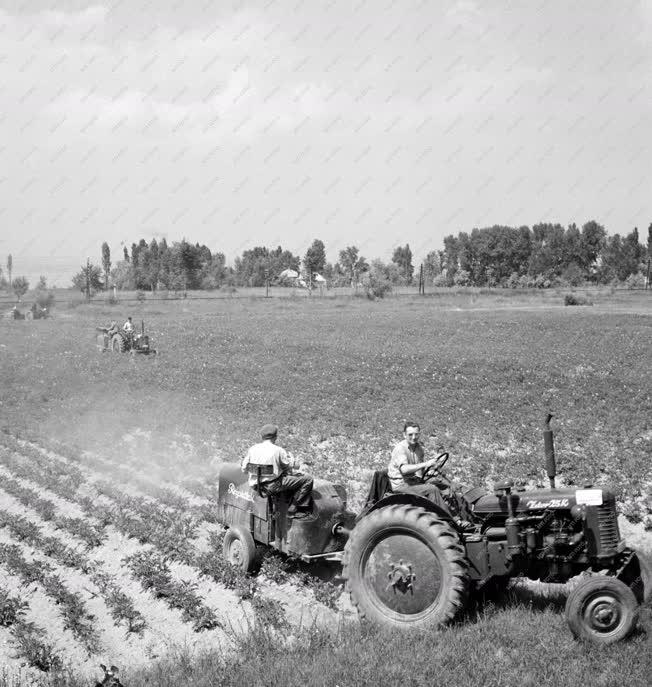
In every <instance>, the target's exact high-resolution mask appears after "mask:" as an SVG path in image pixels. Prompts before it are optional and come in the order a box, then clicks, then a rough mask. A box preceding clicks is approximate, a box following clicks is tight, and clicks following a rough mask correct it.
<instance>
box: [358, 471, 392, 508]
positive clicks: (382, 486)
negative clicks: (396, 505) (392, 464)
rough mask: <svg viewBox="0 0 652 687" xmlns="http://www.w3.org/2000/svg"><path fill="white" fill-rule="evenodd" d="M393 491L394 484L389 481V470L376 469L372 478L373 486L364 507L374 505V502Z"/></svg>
mask: <svg viewBox="0 0 652 687" xmlns="http://www.w3.org/2000/svg"><path fill="white" fill-rule="evenodd" d="M391 493H392V485H391V483H390V481H389V476H388V474H387V470H375V471H374V474H373V477H372V478H371V486H370V487H369V493H368V494H367V500H366V502H365V505H364V507H365V508H367V507H369V506H373V505H374V503H376V502H377V501H380V499H382V498H383V496H385V495H386V494H391Z"/></svg>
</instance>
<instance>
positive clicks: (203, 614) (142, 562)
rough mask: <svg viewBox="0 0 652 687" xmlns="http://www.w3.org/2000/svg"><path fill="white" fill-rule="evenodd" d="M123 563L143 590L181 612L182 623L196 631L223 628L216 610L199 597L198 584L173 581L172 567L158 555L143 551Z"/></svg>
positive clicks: (153, 552)
mask: <svg viewBox="0 0 652 687" xmlns="http://www.w3.org/2000/svg"><path fill="white" fill-rule="evenodd" d="M124 562H125V563H126V564H127V565H128V566H129V568H130V570H131V572H132V574H133V575H134V577H135V578H136V579H137V580H138V581H139V582H140V583H141V585H142V586H143V588H144V589H150V590H152V592H153V593H154V596H155V597H156V598H162V599H165V600H166V601H167V603H168V605H169V606H170V608H175V609H178V610H180V611H182V614H183V615H182V617H183V620H184V621H185V622H191V623H192V627H193V630H194V631H195V632H200V631H201V630H212V629H214V628H216V627H222V623H221V622H220V621H219V620H218V618H217V615H216V614H215V611H213V609H211V608H209V607H208V606H206V605H205V604H204V603H203V601H202V599H201V597H200V596H199V595H198V594H197V584H196V583H194V582H191V581H188V580H180V581H177V580H174V579H172V573H171V572H170V567H169V565H168V563H167V561H166V559H165V557H164V556H162V555H161V554H160V553H159V552H157V551H140V552H138V553H134V554H132V555H131V556H127V558H125V559H124Z"/></svg>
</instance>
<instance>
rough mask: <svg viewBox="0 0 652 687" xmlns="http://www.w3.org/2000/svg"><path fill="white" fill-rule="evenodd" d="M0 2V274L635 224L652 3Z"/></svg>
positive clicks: (648, 107)
mask: <svg viewBox="0 0 652 687" xmlns="http://www.w3.org/2000/svg"><path fill="white" fill-rule="evenodd" d="M1 5H2V8H0V98H1V99H0V103H2V111H1V113H0V137H1V140H0V164H1V169H0V266H2V267H3V268H4V267H5V265H6V256H7V254H8V253H12V254H13V262H14V275H18V274H26V275H28V276H29V277H31V278H32V279H36V278H37V277H38V275H39V274H45V275H47V276H48V277H49V281H50V282H52V281H55V282H56V283H57V284H58V285H60V286H67V285H69V280H70V277H71V276H72V274H73V273H74V272H76V271H78V269H79V267H80V265H81V264H82V263H84V262H85V260H86V257H87V256H89V257H90V258H91V260H92V261H94V262H96V263H99V261H100V246H101V244H102V242H103V241H108V243H109V246H110V247H111V251H112V256H113V260H114V262H115V261H116V260H117V259H118V258H119V257H120V256H121V253H122V247H121V242H124V243H126V244H127V245H129V246H130V245H131V243H132V242H133V241H138V240H139V239H140V238H145V239H146V240H150V239H151V238H152V237H157V238H160V237H162V236H165V237H166V238H167V240H168V242H172V241H175V240H180V239H181V238H182V237H186V238H187V239H188V240H191V241H193V242H195V241H198V242H200V243H205V244H206V245H208V246H209V248H211V250H215V251H221V252H223V253H225V254H226V256H227V262H229V263H230V264H232V263H233V259H234V258H235V257H236V255H239V254H241V253H242V251H243V250H245V249H247V248H251V247H253V246H254V245H267V246H275V245H277V244H281V245H283V247H284V248H288V249H290V250H292V251H293V252H295V253H299V254H300V255H302V256H303V254H304V253H305V250H306V248H307V247H308V245H309V244H310V243H311V242H312V240H313V239H314V238H321V239H322V240H323V241H324V242H325V244H326V249H327V254H328V258H329V259H330V260H331V261H335V260H336V259H337V255H338V252H339V250H340V249H342V248H344V247H345V246H347V245H351V244H355V245H358V246H360V248H361V252H362V254H363V255H365V256H366V257H367V258H374V257H380V258H382V259H384V260H387V259H389V258H390V256H391V253H392V250H393V248H394V247H395V246H397V245H399V244H404V243H406V242H408V243H409V244H410V246H411V248H412V250H413V253H414V254H415V259H416V260H417V261H418V260H419V259H421V258H422V257H423V256H424V255H425V254H426V253H427V252H428V251H429V250H432V249H436V248H442V246H443V244H442V239H443V237H444V236H445V235H447V234H450V233H454V234H456V233H457V232H459V231H470V230H471V229H472V228H473V227H474V226H489V225H491V224H494V223H500V224H510V225H520V224H528V225H530V226H531V225H532V224H534V223H536V222H538V221H553V222H554V221H558V222H561V223H562V224H564V225H566V224H568V223H570V222H573V221H574V222H577V223H578V224H582V223H584V222H586V221H588V220H589V219H596V220H598V221H599V222H601V223H603V224H604V225H605V226H606V228H607V230H608V231H609V232H610V233H616V232H618V233H621V234H624V233H627V232H629V231H631V229H632V228H633V227H634V226H638V227H639V230H640V231H641V235H642V236H646V232H647V226H648V224H649V223H650V222H651V221H652V209H651V208H650V198H651V197H652V195H651V193H650V192H651V190H652V189H651V188H650V185H651V184H650V174H649V172H648V168H649V163H648V160H649V159H650V149H649V148H650V132H651V131H652V88H651V86H652V84H651V82H650V81H651V78H652V1H650V0H648V1H642V0H636V1H631V0H624V1H620V2H616V1H613V2H611V1H608V2H601V1H599V0H592V1H587V0H585V1H584V2H577V3H568V2H554V1H552V2H551V1H549V0H545V1H539V0H520V1H515V2H511V1H510V0H503V1H502V2H497V1H496V0H484V1H483V2H480V1H478V2H474V1H473V0H458V1H457V2H436V0H357V1H356V0H349V1H348V2H345V1H344V0H260V1H254V2H238V1H237V0H231V1H230V2H216V1H215V0H213V1H210V0H183V2H181V1H179V0H150V2H147V3H145V2H142V1H140V0H116V1H115V2H112V3H109V4H97V5H93V6H89V5H87V4H86V3H82V2H72V1H71V2H64V1H59V2H57V1H55V0H52V1H50V2H39V1H37V0H32V1H30V0H26V1H25V0H21V1H17V2H4V3H1Z"/></svg>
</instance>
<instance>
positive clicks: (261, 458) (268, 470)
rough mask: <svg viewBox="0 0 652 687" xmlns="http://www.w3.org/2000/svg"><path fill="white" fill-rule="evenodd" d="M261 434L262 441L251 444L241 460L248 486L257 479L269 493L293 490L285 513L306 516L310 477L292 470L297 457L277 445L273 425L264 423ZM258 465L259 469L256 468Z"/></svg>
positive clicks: (275, 430)
mask: <svg viewBox="0 0 652 687" xmlns="http://www.w3.org/2000/svg"><path fill="white" fill-rule="evenodd" d="M260 434H261V438H262V441H261V442H260V443H259V444H254V445H253V446H252V447H251V448H250V449H249V450H248V451H247V455H246V456H245V457H244V459H243V460H242V466H241V467H242V471H243V472H248V473H249V486H251V487H256V486H258V484H259V480H260V484H262V485H264V486H265V490H266V491H267V492H268V493H269V494H272V495H274V494H280V493H289V494H292V501H291V503H290V505H289V507H288V515H290V516H292V517H294V518H302V517H305V516H306V515H308V514H309V513H310V512H311V510H312V484H313V480H312V477H308V476H307V475H293V474H291V470H292V469H293V468H295V467H296V466H297V465H296V461H295V460H294V459H293V458H291V457H290V456H289V455H288V453H287V451H286V450H285V449H283V448H281V447H280V446H277V445H276V438H277V436H278V427H276V425H265V426H264V427H262V429H261V430H260ZM252 467H253V468H254V469H251V468H252ZM258 467H260V470H257V469H255V468H258ZM258 473H260V474H258Z"/></svg>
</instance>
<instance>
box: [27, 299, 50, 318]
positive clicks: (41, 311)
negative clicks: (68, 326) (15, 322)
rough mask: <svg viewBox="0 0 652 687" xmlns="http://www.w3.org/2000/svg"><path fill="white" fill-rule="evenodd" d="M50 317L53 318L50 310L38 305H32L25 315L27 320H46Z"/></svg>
mask: <svg viewBox="0 0 652 687" xmlns="http://www.w3.org/2000/svg"><path fill="white" fill-rule="evenodd" d="M48 317H52V315H51V314H50V310H49V309H48V308H46V307H43V306H40V305H39V304H38V303H32V307H31V308H30V309H29V310H28V311H27V312H26V313H25V319H26V320H44V319H46V318H48Z"/></svg>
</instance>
